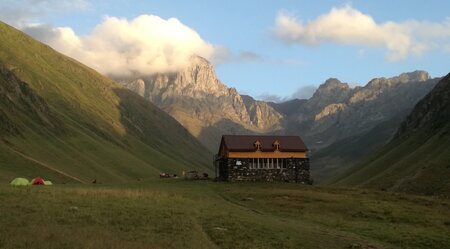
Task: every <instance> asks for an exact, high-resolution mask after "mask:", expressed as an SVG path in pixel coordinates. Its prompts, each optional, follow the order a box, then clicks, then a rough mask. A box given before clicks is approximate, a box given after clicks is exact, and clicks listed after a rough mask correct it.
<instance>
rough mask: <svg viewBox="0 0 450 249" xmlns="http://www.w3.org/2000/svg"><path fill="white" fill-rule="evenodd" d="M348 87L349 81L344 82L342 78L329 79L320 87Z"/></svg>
mask: <svg viewBox="0 0 450 249" xmlns="http://www.w3.org/2000/svg"><path fill="white" fill-rule="evenodd" d="M336 88H338V89H346V88H349V86H348V84H347V83H342V82H341V81H340V80H338V79H336V78H329V79H327V80H326V81H325V82H324V83H323V84H322V85H320V86H319V89H336Z"/></svg>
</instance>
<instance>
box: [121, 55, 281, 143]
mask: <svg viewBox="0 0 450 249" xmlns="http://www.w3.org/2000/svg"><path fill="white" fill-rule="evenodd" d="M120 81H121V82H122V83H124V84H125V85H126V86H127V87H128V88H129V89H131V90H133V91H135V92H137V93H138V94H140V95H141V96H144V97H145V98H146V99H148V100H150V101H151V102H153V103H154V104H156V105H157V106H159V107H160V108H161V109H163V110H165V111H166V112H167V113H169V114H170V115H172V116H173V117H174V118H175V119H177V120H178V122H180V123H181V124H182V125H183V126H185V127H186V128H187V129H188V130H189V131H190V132H191V133H192V134H193V135H194V136H196V137H198V138H200V140H201V141H202V142H203V143H204V144H205V145H207V146H208V147H210V148H211V150H215V149H216V148H215V146H216V144H217V143H218V141H219V140H220V136H221V135H222V134H224V133H243V132H246V133H269V132H274V131H276V130H281V129H282V118H283V116H282V115H281V114H280V113H278V112H277V111H275V110H274V109H273V108H272V107H271V106H270V105H268V104H267V103H265V102H263V101H255V100H253V99H251V100H249V101H250V102H248V103H244V99H243V97H242V96H241V95H240V94H239V93H238V92H237V90H236V89H235V88H227V87H226V86H225V85H224V84H223V83H222V82H220V81H219V80H218V79H217V76H216V74H215V72H214V68H213V66H212V65H211V64H210V63H209V62H208V61H207V60H205V59H203V58H201V57H199V56H192V57H191V58H190V63H189V65H188V66H187V67H186V68H185V69H183V70H182V71H181V72H178V73H172V74H156V75H152V76H149V77H143V78H138V79H127V80H123V79H122V80H120ZM205 134H207V136H206V135H205Z"/></svg>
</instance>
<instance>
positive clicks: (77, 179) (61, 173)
mask: <svg viewBox="0 0 450 249" xmlns="http://www.w3.org/2000/svg"><path fill="white" fill-rule="evenodd" d="M9 149H10V150H11V151H13V152H14V153H16V154H18V155H20V156H21V157H23V158H25V159H27V160H30V161H32V162H34V163H36V164H39V165H40V166H42V167H44V168H46V169H49V170H51V171H54V172H56V173H58V174H60V175H63V176H65V177H68V178H70V179H72V180H74V181H77V182H80V183H86V182H85V181H83V180H81V179H80V178H77V177H75V176H72V175H69V174H67V173H65V172H63V171H61V170H58V169H55V168H53V167H52V166H50V165H48V164H46V163H44V162H41V161H39V160H36V159H34V158H32V157H29V156H27V155H25V154H23V153H22V152H20V151H17V150H14V149H12V148H9Z"/></svg>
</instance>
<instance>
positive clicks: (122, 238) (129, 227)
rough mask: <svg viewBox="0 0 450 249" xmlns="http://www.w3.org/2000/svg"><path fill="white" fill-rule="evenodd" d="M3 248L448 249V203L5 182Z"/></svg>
mask: <svg viewBox="0 0 450 249" xmlns="http://www.w3.org/2000/svg"><path fill="white" fill-rule="evenodd" d="M0 199H1V202H0V212H1V216H0V227H1V233H0V248H450V236H449V234H450V201H449V200H448V199H439V198H437V197H422V196H412V195H404V194H398V193H388V192H376V191H371V190H361V189H359V190H357V189H337V188H321V187H314V186H303V185H297V184H288V183H278V184H276V183H273V184H272V183H271V184H267V183H214V182H209V181H185V180H177V179H154V180H148V181H141V182H134V183H127V184H122V185H105V184H98V185H83V184H65V185H54V186H47V187H34V186H33V187H11V186H9V185H6V184H3V185H0Z"/></svg>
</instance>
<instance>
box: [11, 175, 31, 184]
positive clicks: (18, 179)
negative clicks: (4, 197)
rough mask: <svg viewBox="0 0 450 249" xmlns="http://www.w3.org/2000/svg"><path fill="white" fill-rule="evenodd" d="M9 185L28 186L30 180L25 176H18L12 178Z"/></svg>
mask: <svg viewBox="0 0 450 249" xmlns="http://www.w3.org/2000/svg"><path fill="white" fill-rule="evenodd" d="M11 185H13V186H28V185H30V182H29V181H28V180H27V179H25V178H21V177H19V178H16V179H14V180H12V181H11Z"/></svg>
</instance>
